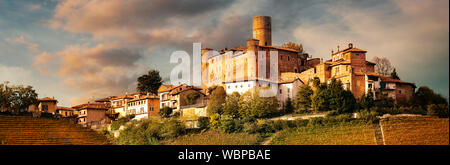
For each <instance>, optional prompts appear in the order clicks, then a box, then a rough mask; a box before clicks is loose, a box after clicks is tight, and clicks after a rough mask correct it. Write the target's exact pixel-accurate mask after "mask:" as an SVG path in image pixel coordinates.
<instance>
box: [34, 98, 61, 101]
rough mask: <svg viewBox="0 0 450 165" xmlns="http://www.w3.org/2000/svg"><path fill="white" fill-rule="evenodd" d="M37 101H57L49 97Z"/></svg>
mask: <svg viewBox="0 0 450 165" xmlns="http://www.w3.org/2000/svg"><path fill="white" fill-rule="evenodd" d="M38 101H57V100H55V99H53V98H50V97H44V98H40V99H38Z"/></svg>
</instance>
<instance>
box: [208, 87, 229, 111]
mask: <svg viewBox="0 0 450 165" xmlns="http://www.w3.org/2000/svg"><path fill="white" fill-rule="evenodd" d="M226 96H227V94H226V92H225V89H223V87H222V86H219V87H217V88H216V89H215V90H214V91H213V92H212V94H211V96H210V98H209V102H208V107H207V112H208V114H213V113H218V114H222V112H223V106H224V104H225V99H226Z"/></svg>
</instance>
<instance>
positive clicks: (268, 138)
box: [260, 136, 272, 145]
mask: <svg viewBox="0 0 450 165" xmlns="http://www.w3.org/2000/svg"><path fill="white" fill-rule="evenodd" d="M271 141H272V136H270V137H267V138H264V140H263V141H262V142H261V143H260V145H270V142H271Z"/></svg>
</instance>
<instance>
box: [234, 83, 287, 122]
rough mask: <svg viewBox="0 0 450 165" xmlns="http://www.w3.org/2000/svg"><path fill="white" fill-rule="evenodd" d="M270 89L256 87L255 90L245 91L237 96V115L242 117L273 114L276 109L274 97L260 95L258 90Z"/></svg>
mask: <svg viewBox="0 0 450 165" xmlns="http://www.w3.org/2000/svg"><path fill="white" fill-rule="evenodd" d="M264 90H270V89H268V88H265V87H263V88H258V89H257V90H256V91H254V92H253V91H247V92H245V93H244V94H243V95H242V96H241V97H240V98H239V115H240V116H241V118H244V119H251V118H264V117H269V116H270V115H272V114H275V113H276V112H277V109H278V100H277V98H276V97H261V96H260V94H259V93H260V91H261V92H263V91H264Z"/></svg>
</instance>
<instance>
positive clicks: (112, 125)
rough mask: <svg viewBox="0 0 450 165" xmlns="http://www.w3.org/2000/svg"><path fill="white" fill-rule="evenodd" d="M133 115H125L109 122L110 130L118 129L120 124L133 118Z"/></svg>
mask: <svg viewBox="0 0 450 165" xmlns="http://www.w3.org/2000/svg"><path fill="white" fill-rule="evenodd" d="M134 116H135V115H127V116H124V117H121V118H119V119H117V120H116V121H112V122H111V130H113V131H114V130H118V129H119V128H120V126H122V125H124V124H125V123H127V122H128V121H130V120H131V119H133V118H134Z"/></svg>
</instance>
